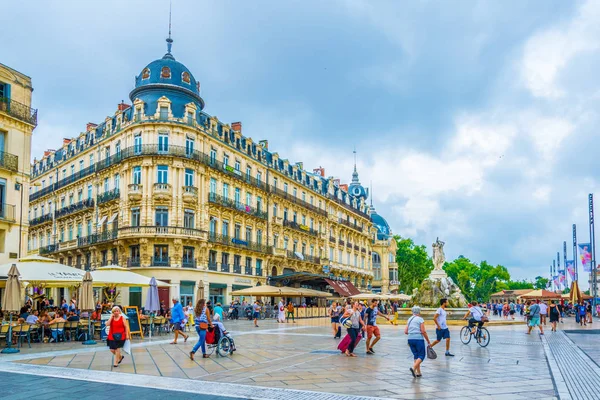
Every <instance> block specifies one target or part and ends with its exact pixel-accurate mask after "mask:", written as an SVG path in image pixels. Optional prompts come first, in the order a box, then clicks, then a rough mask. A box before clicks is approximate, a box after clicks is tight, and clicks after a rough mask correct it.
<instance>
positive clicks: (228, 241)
mask: <svg viewBox="0 0 600 400" xmlns="http://www.w3.org/2000/svg"><path fill="white" fill-rule="evenodd" d="M208 241H209V242H211V243H220V244H223V245H225V246H232V247H237V248H240V249H248V250H252V251H257V252H259V253H270V252H271V246H266V245H264V244H259V243H255V242H249V241H246V240H242V239H236V238H232V237H231V236H227V235H221V234H219V233H214V232H209V234H208Z"/></svg>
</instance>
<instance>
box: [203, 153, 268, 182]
mask: <svg viewBox="0 0 600 400" xmlns="http://www.w3.org/2000/svg"><path fill="white" fill-rule="evenodd" d="M203 156H204V157H202V159H201V160H200V161H201V162H202V163H204V164H206V165H208V166H209V167H211V168H214V169H215V170H217V171H220V172H222V173H224V174H226V175H229V176H231V177H233V178H235V179H237V180H240V181H243V182H246V183H247V184H249V185H252V186H254V187H257V188H259V189H262V190H267V184H266V182H263V181H259V180H258V179H256V178H253V177H252V176H248V175H246V174H243V173H242V171H239V170H237V169H235V168H233V167H232V166H231V165H227V164H225V163H223V162H222V161H219V160H217V159H216V158H211V157H210V156H207V155H206V154H203Z"/></svg>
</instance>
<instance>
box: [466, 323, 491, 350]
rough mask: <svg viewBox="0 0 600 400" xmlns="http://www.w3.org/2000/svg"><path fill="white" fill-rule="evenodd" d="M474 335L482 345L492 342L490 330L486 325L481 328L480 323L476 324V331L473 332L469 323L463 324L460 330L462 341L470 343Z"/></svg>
mask: <svg viewBox="0 0 600 400" xmlns="http://www.w3.org/2000/svg"><path fill="white" fill-rule="evenodd" d="M473 336H475V341H476V342H477V344H479V346H481V347H486V346H487V345H488V344H490V332H489V331H488V330H487V329H486V328H484V327H481V328H480V327H479V325H475V333H473V331H472V330H471V328H470V327H469V325H467V326H463V328H462V329H461V330H460V341H461V342H463V344H469V343H470V342H471V338H472V337H473Z"/></svg>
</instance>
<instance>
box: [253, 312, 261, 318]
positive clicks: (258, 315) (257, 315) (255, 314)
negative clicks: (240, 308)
mask: <svg viewBox="0 0 600 400" xmlns="http://www.w3.org/2000/svg"><path fill="white" fill-rule="evenodd" d="M252 318H253V319H260V313H259V312H254V313H253V314H252Z"/></svg>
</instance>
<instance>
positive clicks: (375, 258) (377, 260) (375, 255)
mask: <svg viewBox="0 0 600 400" xmlns="http://www.w3.org/2000/svg"><path fill="white" fill-rule="evenodd" d="M372 257H373V264H381V257H380V256H379V253H375V252H373V254H372Z"/></svg>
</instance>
